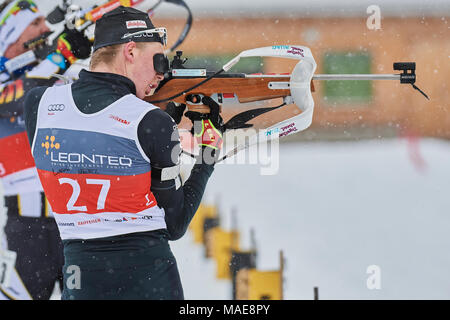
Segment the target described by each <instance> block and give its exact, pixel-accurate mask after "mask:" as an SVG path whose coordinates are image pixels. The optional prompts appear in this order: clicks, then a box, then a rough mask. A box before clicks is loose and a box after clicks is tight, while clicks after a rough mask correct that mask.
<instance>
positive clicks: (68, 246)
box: [25, 70, 214, 300]
mask: <svg viewBox="0 0 450 320" xmlns="http://www.w3.org/2000/svg"><path fill="white" fill-rule="evenodd" d="M45 90H46V87H42V88H36V89H34V90H32V91H31V92H30V94H29V95H28V96H27V98H26V114H25V122H26V126H27V132H28V137H29V139H30V141H32V139H33V137H34V133H35V130H36V122H37V111H38V106H39V102H40V99H41V97H42V95H43V93H44V91H45ZM130 93H131V94H134V95H135V94H136V88H135V85H134V83H133V82H132V81H131V80H129V79H128V78H126V77H123V76H120V75H117V74H111V73H98V72H89V71H86V70H82V71H81V72H80V75H79V80H77V81H76V82H74V83H73V84H72V94H73V99H74V102H75V105H76V106H77V108H78V109H79V110H80V111H81V112H83V113H85V114H92V113H96V112H99V111H100V110H102V109H104V108H106V107H108V106H109V105H110V104H112V103H114V102H115V101H117V100H118V99H120V98H122V97H123V96H125V95H128V94H130ZM173 134H175V135H178V132H177V128H176V127H174V125H173V120H172V119H171V117H170V116H169V115H168V114H167V113H165V112H164V111H162V110H161V109H159V108H156V109H153V110H151V111H149V112H148V113H147V114H146V115H145V116H144V117H143V119H142V120H141V122H140V123H139V125H138V140H139V143H140V145H141V147H142V149H143V151H144V152H145V154H146V155H147V157H148V158H149V159H151V163H152V168H153V167H157V168H166V167H173V166H175V165H177V163H174V162H173V161H174V159H173V158H172V152H173V150H174V148H177V149H178V152H181V149H180V145H179V141H178V139H173ZM166 141H171V142H170V145H167V143H166ZM213 170H214V166H213V165H208V164H204V163H201V162H198V163H196V164H195V165H194V167H193V169H192V171H191V175H190V177H189V178H188V179H187V181H186V182H185V183H184V185H183V186H182V187H179V188H178V189H176V185H175V181H174V180H170V181H161V179H160V177H158V176H154V175H153V171H154V170H152V178H151V179H152V180H151V191H152V192H153V194H154V195H155V198H156V200H157V203H158V206H160V207H162V208H164V211H165V221H166V225H167V229H160V230H155V231H148V232H140V233H132V234H127V235H119V236H113V237H107V238H97V239H90V240H64V241H63V243H64V256H65V259H66V264H65V269H64V270H66V269H67V267H69V266H71V265H77V266H80V268H81V277H82V278H81V289H70V288H69V287H68V286H66V283H64V285H65V287H64V293H63V299H171V300H172V299H183V298H184V296H183V289H182V286H181V281H180V277H179V273H178V269H177V265H176V261H175V258H174V257H173V254H172V252H171V250H170V247H169V245H168V241H169V240H177V239H179V238H181V237H182V236H183V235H184V233H185V232H186V230H187V228H188V226H189V223H190V221H191V220H192V218H193V216H194V214H195V212H196V211H197V208H198V206H199V205H200V201H201V198H202V196H203V192H204V190H205V187H206V184H207V181H208V179H209V177H210V175H211V174H212V172H213ZM65 276H70V275H66V274H65ZM83 283H85V284H87V283H89V285H88V286H85V287H83Z"/></svg>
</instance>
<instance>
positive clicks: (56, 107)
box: [48, 104, 66, 111]
mask: <svg viewBox="0 0 450 320" xmlns="http://www.w3.org/2000/svg"><path fill="white" fill-rule="evenodd" d="M65 108H66V106H65V105H63V104H51V105H49V106H48V111H63V110H64V109H65Z"/></svg>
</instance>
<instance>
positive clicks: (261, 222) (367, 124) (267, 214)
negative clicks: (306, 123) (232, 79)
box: [37, 0, 450, 299]
mask: <svg viewBox="0 0 450 320" xmlns="http://www.w3.org/2000/svg"><path fill="white" fill-rule="evenodd" d="M37 2H38V4H39V5H41V7H43V8H44V9H50V3H49V2H47V1H39V0H38V1H37ZM74 2H76V3H80V4H86V3H89V1H79V2H77V1H74ZM187 2H188V3H189V5H190V6H191V9H192V11H193V14H194V25H193V28H192V31H191V34H190V35H189V36H188V39H187V40H186V42H185V43H184V44H183V46H182V47H181V48H180V49H182V50H184V52H185V55H186V56H192V57H194V56H197V55H202V56H212V57H215V56H221V55H228V54H230V53H234V54H237V53H239V52H240V51H242V50H245V49H249V48H254V47H259V46H266V45H272V44H286V43H288V44H299V45H306V46H308V47H311V49H312V52H313V54H314V55H315V58H316V60H317V62H318V67H319V68H318V72H319V73H325V72H324V71H323V69H324V68H325V58H324V56H325V54H326V53H327V52H329V51H332V52H346V51H348V52H365V53H368V54H369V55H370V59H371V60H370V66H371V70H370V71H371V72H373V73H393V70H392V62H394V61H416V62H417V75H418V81H417V85H418V86H419V87H420V88H421V89H423V90H424V91H425V92H426V93H427V94H429V95H430V97H431V101H427V100H426V99H425V98H424V97H422V96H421V95H420V94H419V93H418V92H417V91H415V90H413V89H412V88H411V87H410V86H409V85H408V86H405V85H400V84H397V83H394V82H390V81H386V82H377V83H375V82H374V83H373V84H372V85H371V94H370V100H369V101H367V102H364V103H354V102H349V103H336V102H331V103H330V102H329V100H327V99H326V95H325V93H324V92H325V85H324V83H318V82H316V83H315V84H316V89H317V92H316V93H315V94H314V96H315V101H316V114H315V118H314V123H313V126H312V127H311V128H310V129H308V130H306V131H305V132H304V133H301V134H297V135H294V136H292V138H289V139H287V140H288V141H289V143H283V144H282V145H281V146H280V154H279V155H280V158H279V166H280V169H279V172H278V173H277V174H276V175H273V176H262V175H261V174H260V169H261V166H258V165H225V164H224V165H218V166H217V169H216V171H215V172H214V174H213V177H212V178H211V180H210V182H209V184H208V188H207V192H206V195H205V199H204V202H205V203H215V202H216V200H217V198H220V213H221V218H222V221H223V223H224V227H225V228H230V211H231V208H232V207H236V209H237V220H238V229H239V231H240V232H241V240H242V246H243V247H245V246H248V245H249V231H250V229H251V228H253V229H254V230H255V236H256V242H257V248H258V267H260V268H261V269H276V268H278V266H279V261H278V252H279V250H283V251H284V255H285V259H286V266H285V274H284V278H285V290H284V298H285V299H312V298H313V287H315V286H317V287H319V290H320V298H321V299H449V298H450V277H449V276H448V272H447V270H448V269H449V268H450V256H449V255H448V252H449V248H450V237H449V236H448V230H449V229H450V217H449V209H450V200H449V197H448V190H449V189H450V166H449V161H448V159H449V156H450V148H449V140H448V139H449V138H450V116H449V104H448V101H449V99H450V95H449V89H448V80H447V77H448V75H449V74H450V69H449V68H450V64H449V60H450V47H449V44H450V31H449V27H450V23H449V20H450V19H449V17H450V14H449V12H450V3H449V2H448V1H397V2H396V3H395V4H392V3H391V2H390V1H378V3H377V5H379V7H380V9H381V16H382V20H381V28H382V29H381V30H378V31H374V30H369V29H367V26H366V20H367V17H368V14H367V13H366V9H367V7H368V6H369V5H371V4H372V3H370V2H369V1H360V2H358V4H357V5H355V4H353V3H352V2H350V1H338V2H331V1H315V2H314V3H307V4H306V3H304V2H300V1H294V0H292V1H288V0H284V1H277V2H276V3H274V2H268V1H263V2H261V1H247V2H245V3H242V2H238V1H225V2H221V3H220V7H219V6H218V4H217V3H215V2H210V1H203V0H202V1H200V0H197V1H196V0H192V1H189V0H187ZM90 3H92V1H90ZM152 3H154V2H153V1H147V2H146V4H145V5H144V6H143V7H145V6H146V5H147V6H149V5H151V4H152ZM53 5H54V4H53V3H52V5H51V6H53ZM160 8H161V11H158V12H157V13H156V14H155V17H154V18H153V20H154V22H155V24H157V25H164V26H166V27H167V28H168V30H169V40H171V41H174V40H175V38H176V37H177V36H178V34H179V32H180V31H181V29H182V27H183V25H184V19H185V18H184V17H185V12H184V11H183V10H182V9H180V8H176V7H173V6H172V5H170V4H163V5H161V7H160ZM292 66H293V65H292V64H291V63H286V62H285V61H283V62H274V61H273V60H266V61H264V71H265V72H275V71H281V72H288V71H290V68H291V67H292ZM238 67H239V65H238ZM237 71H239V70H237ZM188 169H189V166H187V167H186V170H188ZM171 246H172V248H173V251H174V253H175V256H176V257H177V260H178V264H179V269H180V273H181V276H182V281H183V284H184V290H185V296H186V298H187V299H230V297H231V283H230V281H228V280H217V279H216V277H215V263H214V261H212V260H208V259H205V258H204V251H203V250H204V248H203V247H202V246H199V245H195V244H194V243H193V241H192V234H191V233H190V232H189V233H188V234H187V235H186V236H185V237H184V238H183V239H181V240H179V241H176V242H173V243H172V244H171ZM370 265H377V266H379V267H380V269H381V289H379V290H369V289H368V288H367V285H366V281H367V279H368V277H369V274H367V268H368V267H369V266H370Z"/></svg>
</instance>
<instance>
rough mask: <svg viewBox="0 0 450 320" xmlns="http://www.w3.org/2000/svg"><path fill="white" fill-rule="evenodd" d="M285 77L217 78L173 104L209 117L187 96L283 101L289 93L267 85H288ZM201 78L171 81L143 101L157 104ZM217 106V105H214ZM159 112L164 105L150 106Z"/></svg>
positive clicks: (245, 101)
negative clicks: (229, 96)
mask: <svg viewBox="0 0 450 320" xmlns="http://www.w3.org/2000/svg"><path fill="white" fill-rule="evenodd" d="M289 79H290V78H289V77H281V76H280V77H276V76H275V77H274V76H268V77H264V76H261V77H220V78H213V79H211V80H210V81H208V82H206V83H204V84H203V85H201V86H200V87H198V88H196V89H194V90H192V91H188V92H186V93H185V94H183V95H181V96H179V97H176V98H174V99H173V100H171V101H173V102H177V103H181V104H186V105H187V108H188V109H189V110H190V111H196V112H202V113H209V108H208V107H207V106H204V105H202V104H195V105H194V104H192V102H191V101H188V98H189V97H190V96H191V95H198V94H200V95H204V96H211V95H213V94H221V95H222V96H224V95H225V96H226V95H229V94H233V95H234V96H235V97H236V98H237V100H238V101H239V103H247V102H255V101H263V100H269V99H276V98H283V97H286V96H289V95H290V90H289V89H270V88H269V83H271V82H284V83H286V82H289ZM202 80H204V78H201V77H199V78H173V79H170V80H169V81H167V82H166V83H165V84H164V85H163V86H162V87H160V88H158V90H157V91H156V93H155V94H153V95H152V96H149V97H147V98H146V99H145V100H146V101H149V102H151V101H159V100H164V99H167V98H168V97H172V96H174V95H176V94H178V93H180V92H183V91H184V90H186V89H187V88H191V87H192V86H194V85H196V84H198V83H199V82H201V81H202ZM311 91H312V92H314V85H313V83H312V81H311ZM218 102H219V104H220V103H221V101H218ZM154 104H155V105H157V106H159V107H160V108H162V109H164V108H165V106H166V104H167V102H161V103H154Z"/></svg>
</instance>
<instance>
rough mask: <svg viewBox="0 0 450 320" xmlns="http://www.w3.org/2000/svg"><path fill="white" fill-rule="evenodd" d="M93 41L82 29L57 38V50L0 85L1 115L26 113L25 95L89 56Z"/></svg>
mask: <svg viewBox="0 0 450 320" xmlns="http://www.w3.org/2000/svg"><path fill="white" fill-rule="evenodd" d="M90 51H91V44H90V42H89V40H88V39H87V38H86V37H85V36H84V35H83V34H82V33H80V32H76V31H67V32H65V33H63V34H62V35H61V36H60V37H59V38H58V40H57V49H56V51H55V52H53V53H51V54H50V55H48V56H47V58H46V59H45V60H43V61H42V62H40V63H39V64H38V65H36V66H35V67H34V68H33V69H32V70H30V71H29V72H27V73H26V74H24V75H22V76H21V77H20V78H18V79H16V80H14V81H13V82H9V83H6V84H4V85H3V87H1V86H0V118H9V117H12V116H18V115H21V114H22V113H23V108H24V100H25V99H24V97H25V94H26V93H27V92H28V91H29V90H31V89H32V88H35V87H38V86H52V85H53V84H54V83H55V82H56V81H57V80H58V78H56V77H54V76H53V74H64V73H65V72H66V71H67V70H68V69H69V67H70V65H71V64H72V63H74V62H75V61H76V60H77V59H86V58H88V57H89V54H90Z"/></svg>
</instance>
